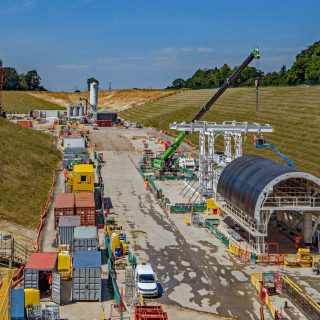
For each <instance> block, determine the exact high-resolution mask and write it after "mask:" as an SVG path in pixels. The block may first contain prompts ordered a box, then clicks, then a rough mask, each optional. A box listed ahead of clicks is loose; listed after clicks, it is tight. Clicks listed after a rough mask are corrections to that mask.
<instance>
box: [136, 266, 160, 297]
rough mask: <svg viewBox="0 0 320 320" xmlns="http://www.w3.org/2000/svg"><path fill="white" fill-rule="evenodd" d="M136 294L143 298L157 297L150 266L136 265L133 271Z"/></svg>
mask: <svg viewBox="0 0 320 320" xmlns="http://www.w3.org/2000/svg"><path fill="white" fill-rule="evenodd" d="M135 283H136V287H137V293H138V294H142V296H143V297H158V295H159V291H158V285H157V280H156V274H155V273H154V272H153V269H152V267H151V265H150V264H138V265H137V266H136V270H135Z"/></svg>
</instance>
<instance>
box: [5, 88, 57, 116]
mask: <svg viewBox="0 0 320 320" xmlns="http://www.w3.org/2000/svg"><path fill="white" fill-rule="evenodd" d="M3 106H4V110H5V111H7V112H8V113H27V112H28V111H29V110H30V109H50V110H59V109H63V108H62V107H61V106H59V105H57V104H55V103H52V102H50V101H45V100H43V99H39V98H37V97H35V96H34V95H33V93H31V91H3Z"/></svg>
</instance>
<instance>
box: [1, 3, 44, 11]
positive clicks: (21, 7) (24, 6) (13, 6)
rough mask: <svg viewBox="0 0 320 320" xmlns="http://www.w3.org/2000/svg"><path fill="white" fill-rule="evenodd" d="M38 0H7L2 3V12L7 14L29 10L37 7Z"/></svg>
mask: <svg viewBox="0 0 320 320" xmlns="http://www.w3.org/2000/svg"><path fill="white" fill-rule="evenodd" d="M37 2H38V0H7V1H5V3H3V4H1V6H0V12H1V13H6V14H12V13H17V12H21V11H28V10H31V9H33V8H34V7H35V5H36V3H37Z"/></svg>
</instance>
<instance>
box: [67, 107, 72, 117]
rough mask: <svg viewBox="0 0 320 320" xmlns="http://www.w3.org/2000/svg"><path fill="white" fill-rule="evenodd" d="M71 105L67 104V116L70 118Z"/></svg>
mask: <svg viewBox="0 0 320 320" xmlns="http://www.w3.org/2000/svg"><path fill="white" fill-rule="evenodd" d="M71 108H72V107H71V106H67V117H68V118H71Z"/></svg>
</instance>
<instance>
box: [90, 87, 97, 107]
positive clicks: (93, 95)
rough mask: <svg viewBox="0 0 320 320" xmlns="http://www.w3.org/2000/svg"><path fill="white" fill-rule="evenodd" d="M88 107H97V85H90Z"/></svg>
mask: <svg viewBox="0 0 320 320" xmlns="http://www.w3.org/2000/svg"><path fill="white" fill-rule="evenodd" d="M90 105H91V106H92V107H93V108H95V107H97V105H98V84H97V83H96V82H92V83H90Z"/></svg>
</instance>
